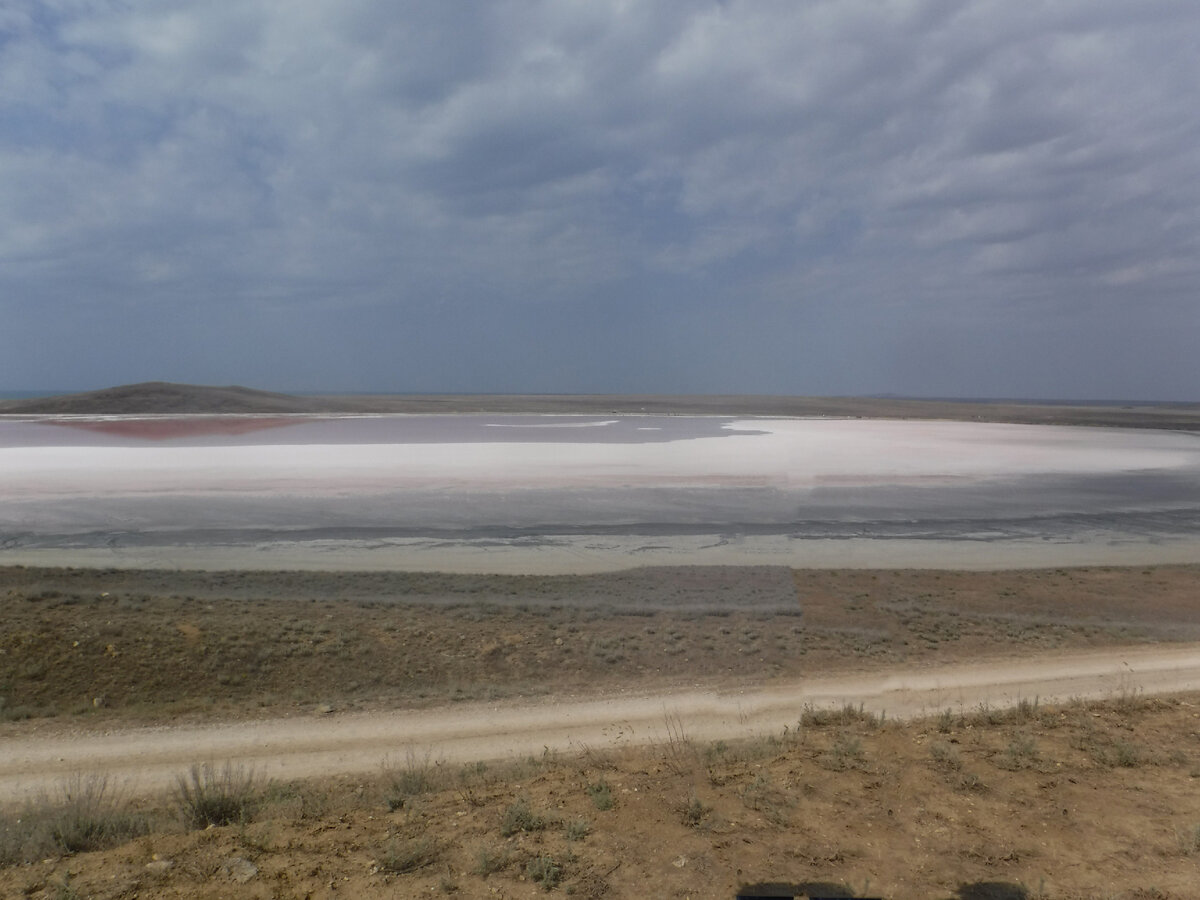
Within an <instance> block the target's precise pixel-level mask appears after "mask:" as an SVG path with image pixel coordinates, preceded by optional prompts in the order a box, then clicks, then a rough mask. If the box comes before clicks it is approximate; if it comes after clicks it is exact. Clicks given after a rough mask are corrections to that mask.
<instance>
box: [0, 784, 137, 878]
mask: <svg viewBox="0 0 1200 900" xmlns="http://www.w3.org/2000/svg"><path fill="white" fill-rule="evenodd" d="M150 827H151V822H150V820H149V819H148V818H147V817H146V816H144V815H142V814H139V813H137V812H135V811H133V810H132V809H131V808H130V805H129V803H128V802H127V801H125V800H124V799H123V798H122V797H121V796H120V795H119V794H118V793H117V792H116V791H114V790H113V789H112V788H111V787H110V785H109V782H108V779H106V778H104V777H103V776H94V775H89V776H83V775H74V776H72V777H70V778H68V779H67V780H66V781H64V782H63V784H62V785H61V786H60V788H59V790H58V791H57V792H56V793H55V794H53V795H50V796H45V797H42V798H40V799H38V800H36V801H34V802H31V803H28V804H26V805H25V807H24V808H23V809H22V810H21V811H20V812H19V813H16V814H14V813H4V812H0V866H6V865H15V864H17V863H21V862H30V861H32V860H34V859H39V858H42V857H44V856H48V855H59V854H65V855H70V854H73V853H84V852H90V851H95V850H104V849H107V848H109V847H115V846H118V845H120V844H123V843H125V842H126V841H129V840H132V839H133V838H135V837H139V836H141V835H144V834H147V833H148V832H149V831H150Z"/></svg>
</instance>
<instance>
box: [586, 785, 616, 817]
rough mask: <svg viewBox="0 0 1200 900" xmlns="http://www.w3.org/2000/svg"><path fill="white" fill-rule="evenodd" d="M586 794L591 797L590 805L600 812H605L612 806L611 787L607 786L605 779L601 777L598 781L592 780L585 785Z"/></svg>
mask: <svg viewBox="0 0 1200 900" xmlns="http://www.w3.org/2000/svg"><path fill="white" fill-rule="evenodd" d="M587 792H588V796H589V797H591V798H592V805H593V806H594V807H596V809H598V810H600V811H601V812H605V811H607V810H610V809H612V808H613V805H614V801H613V795H612V788H611V787H609V784H608V782H607V781H605V780H604V779H603V778H601V779H600V780H599V781H596V782H593V783H592V784H589V785H588V786H587Z"/></svg>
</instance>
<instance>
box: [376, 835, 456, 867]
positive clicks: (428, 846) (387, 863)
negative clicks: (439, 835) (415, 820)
mask: <svg viewBox="0 0 1200 900" xmlns="http://www.w3.org/2000/svg"><path fill="white" fill-rule="evenodd" d="M440 855H441V848H440V847H439V846H438V844H437V842H436V841H434V840H433V838H428V837H423V838H418V839H416V840H412V841H392V842H391V843H390V844H388V846H387V849H386V850H385V851H384V852H383V855H382V856H380V858H379V859H378V860H377V861H376V864H377V865H378V866H379V868H380V870H381V871H383V872H389V873H391V874H392V875H403V874H404V873H405V872H415V871H416V870H417V869H423V868H425V867H426V866H430V865H433V864H434V863H435V862H437V859H438V857H439V856H440Z"/></svg>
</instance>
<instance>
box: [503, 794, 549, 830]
mask: <svg viewBox="0 0 1200 900" xmlns="http://www.w3.org/2000/svg"><path fill="white" fill-rule="evenodd" d="M547 824H548V823H547V822H546V820H545V819H544V818H543V817H542V816H539V815H538V814H537V813H535V812H534V811H533V809H532V808H530V806H529V801H528V800H526V799H525V798H523V797H522V798H521V799H520V800H517V801H516V802H515V803H513V804H512V805H511V806H509V807H508V809H506V810H505V811H504V818H503V819H502V820H501V822H500V833H501V834H502V835H504V836H505V837H511V836H512V835H514V834H516V833H517V832H518V831H527V832H528V831H542V830H544V829H545V827H546V825H547Z"/></svg>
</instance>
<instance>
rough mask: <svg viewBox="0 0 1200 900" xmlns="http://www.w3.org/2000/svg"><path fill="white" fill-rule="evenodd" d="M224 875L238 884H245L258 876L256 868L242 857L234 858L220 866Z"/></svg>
mask: <svg viewBox="0 0 1200 900" xmlns="http://www.w3.org/2000/svg"><path fill="white" fill-rule="evenodd" d="M221 868H222V869H223V870H224V872H225V874H226V875H228V876H229V877H230V878H232V879H233V880H234V881H236V882H237V883H238V884H245V883H246V882H247V881H249V880H250V879H251V878H253V877H254V876H255V875H257V874H258V866H256V865H255V864H254V863H252V862H250V860H248V859H246V858H245V857H243V856H235V857H233V858H231V859H227V860H225V862H223V863H222V864H221Z"/></svg>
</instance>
